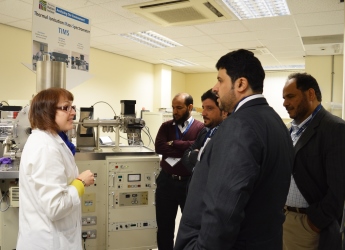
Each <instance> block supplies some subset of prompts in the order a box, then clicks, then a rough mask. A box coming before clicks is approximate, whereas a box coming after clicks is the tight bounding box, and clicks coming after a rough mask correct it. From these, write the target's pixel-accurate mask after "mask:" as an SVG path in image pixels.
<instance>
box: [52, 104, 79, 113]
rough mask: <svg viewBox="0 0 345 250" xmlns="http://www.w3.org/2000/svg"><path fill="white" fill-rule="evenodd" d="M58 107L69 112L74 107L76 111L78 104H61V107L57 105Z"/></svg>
mask: <svg viewBox="0 0 345 250" xmlns="http://www.w3.org/2000/svg"><path fill="white" fill-rule="evenodd" d="M56 109H61V110H64V111H67V112H71V111H72V109H73V110H74V111H76V106H75V105H73V106H71V105H66V106H59V107H56Z"/></svg>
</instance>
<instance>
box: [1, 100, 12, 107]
mask: <svg viewBox="0 0 345 250" xmlns="http://www.w3.org/2000/svg"><path fill="white" fill-rule="evenodd" d="M3 102H4V103H6V104H7V106H10V104H8V102H6V101H1V102H0V103H3ZM0 106H2V105H0Z"/></svg>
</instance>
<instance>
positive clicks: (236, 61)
mask: <svg viewBox="0 0 345 250" xmlns="http://www.w3.org/2000/svg"><path fill="white" fill-rule="evenodd" d="M216 68H217V70H219V69H225V70H226V73H227V74H228V75H229V76H230V78H231V81H232V83H234V82H235V81H236V80H237V79H238V78H240V77H244V78H246V79H247V80H248V84H249V85H250V87H251V89H252V90H253V92H254V93H257V94H262V92H263V88H264V79H265V71H264V69H263V67H262V65H261V63H260V61H259V59H257V58H256V57H255V56H254V53H253V52H251V51H249V50H245V49H239V50H236V51H232V52H230V53H228V54H226V55H224V56H222V57H221V58H220V59H219V60H218V62H217V64H216Z"/></svg>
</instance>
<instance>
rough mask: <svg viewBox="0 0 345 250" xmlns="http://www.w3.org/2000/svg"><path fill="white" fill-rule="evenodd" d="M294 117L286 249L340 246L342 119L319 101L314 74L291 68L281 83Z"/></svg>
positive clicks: (344, 165)
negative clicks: (292, 72) (283, 83)
mask: <svg viewBox="0 0 345 250" xmlns="http://www.w3.org/2000/svg"><path fill="white" fill-rule="evenodd" d="M283 98H284V107H285V108H286V110H287V112H288V113H289V115H290V118H292V119H294V120H293V121H292V123H291V129H290V133H291V138H292V141H293V144H294V150H295V159H294V166H293V171H292V176H291V186H290V189H289V194H288V197H287V201H286V207H285V210H286V211H285V214H286V221H285V223H284V239H283V241H284V249H285V250H304V249H308V250H313V249H315V250H316V249H319V250H340V249H341V234H340V230H339V229H340V223H341V217H342V212H343V206H344V199H345V122H344V121H343V120H342V119H340V118H339V117H336V116H334V115H332V114H331V113H329V112H328V111H326V110H325V109H324V108H323V107H322V105H321V100H322V96H321V91H320V88H319V85H318V83H317V81H316V80H315V78H314V77H312V76H311V75H309V74H306V73H296V74H292V75H290V76H289V77H288V81H287V82H286V84H285V86H284V89H283Z"/></svg>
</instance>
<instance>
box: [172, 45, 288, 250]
mask: <svg viewBox="0 0 345 250" xmlns="http://www.w3.org/2000/svg"><path fill="white" fill-rule="evenodd" d="M216 67H217V69H218V77H217V78H218V82H217V84H216V85H215V86H214V87H213V91H214V92H216V93H217V95H218V102H219V104H220V105H219V106H220V108H221V109H223V110H224V111H228V112H230V113H231V115H230V116H229V117H228V118H226V119H225V120H224V121H223V122H222V124H221V125H220V126H219V128H218V131H217V133H216V134H215V135H214V136H213V137H212V138H211V140H209V142H208V143H207V145H205V146H204V149H203V151H202V152H201V157H200V161H199V162H197V164H196V166H195V169H194V174H193V178H192V180H191V183H190V186H189V193H188V196H187V201H186V204H185V208H184V211H183V215H182V219H181V222H180V227H179V231H178V235H177V240H176V244H175V250H182V249H185V250H190V249H193V250H199V249H203V250H206V249H208V250H223V249H227V250H230V249H231V250H235V249H245V250H277V249H281V248H282V244H283V243H282V224H283V222H284V214H283V208H284V204H285V200H286V195H287V192H288V189H289V184H290V175H291V169H292V160H293V146H292V142H291V139H290V137H289V133H288V130H287V129H286V126H285V124H284V123H283V122H282V120H281V118H280V117H279V116H278V114H277V113H276V112H275V111H274V110H273V109H272V108H271V107H270V106H269V105H268V103H267V101H266V99H265V98H264V96H263V95H262V91H263V82H264V78H265V72H264V70H263V68H262V66H261V63H260V61H259V60H258V59H257V58H256V57H255V56H254V54H253V53H252V52H250V51H247V50H243V49H241V50H237V51H233V52H230V53H228V54H226V55H224V56H223V57H221V58H220V59H219V61H218V62H217V64H216Z"/></svg>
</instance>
